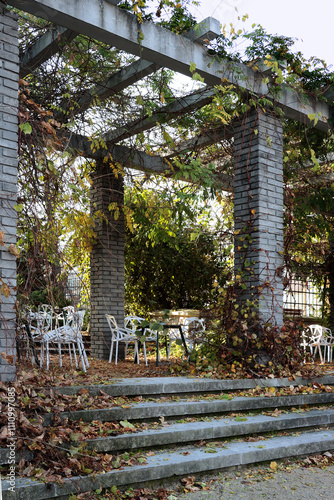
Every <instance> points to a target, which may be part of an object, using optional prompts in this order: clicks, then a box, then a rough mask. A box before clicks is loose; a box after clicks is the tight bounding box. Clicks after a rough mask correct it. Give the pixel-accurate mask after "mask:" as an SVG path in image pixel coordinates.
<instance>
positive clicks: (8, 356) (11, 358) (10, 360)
mask: <svg viewBox="0 0 334 500" xmlns="http://www.w3.org/2000/svg"><path fill="white" fill-rule="evenodd" d="M2 286H3V285H2ZM1 288H2V287H1ZM1 356H2V357H3V358H4V359H5V360H6V361H7V363H9V364H10V365H13V364H14V356H13V355H12V354H7V353H6V352H5V351H2V352H1Z"/></svg>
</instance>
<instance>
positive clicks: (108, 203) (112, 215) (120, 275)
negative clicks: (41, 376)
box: [90, 160, 124, 359]
mask: <svg viewBox="0 0 334 500" xmlns="http://www.w3.org/2000/svg"><path fill="white" fill-rule="evenodd" d="M92 181H93V184H92V188H91V213H92V214H96V213H97V212H100V215H99V216H98V217H96V226H95V228H94V231H95V232H96V235H97V239H96V243H95V244H94V246H93V250H92V253H91V277H90V281H91V352H92V356H95V357H96V358H99V359H108V357H109V352H110V337H111V335H110V329H109V327H108V324H107V321H106V318H105V314H106V313H108V314H112V315H113V316H115V318H116V321H117V322H118V324H119V325H120V326H124V212H123V204H124V183H123V177H122V175H121V174H118V175H117V174H115V172H113V170H112V168H111V167H110V166H109V165H108V164H106V163H104V162H103V160H101V161H97V162H96V170H95V172H94V173H93V175H92Z"/></svg>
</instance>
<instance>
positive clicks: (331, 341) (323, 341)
mask: <svg viewBox="0 0 334 500" xmlns="http://www.w3.org/2000/svg"><path fill="white" fill-rule="evenodd" d="M321 348H323V350H324V351H323V362H326V358H327V362H328V363H332V361H333V348H334V336H333V334H332V331H331V330H330V329H329V328H325V327H322V336H321V337H320V341H319V350H321Z"/></svg>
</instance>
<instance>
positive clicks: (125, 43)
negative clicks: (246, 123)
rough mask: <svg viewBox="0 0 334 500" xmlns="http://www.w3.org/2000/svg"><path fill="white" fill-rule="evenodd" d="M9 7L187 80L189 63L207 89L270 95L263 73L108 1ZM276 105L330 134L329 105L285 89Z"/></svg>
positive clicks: (46, 1) (40, 1)
mask: <svg viewBox="0 0 334 500" xmlns="http://www.w3.org/2000/svg"><path fill="white" fill-rule="evenodd" d="M10 3H11V4H12V5H13V6H15V7H17V8H19V9H21V10H23V11H27V12H30V13H32V14H34V15H38V16H39V17H43V18H44V19H48V20H50V21H52V22H54V23H56V24H59V25H62V26H66V27H68V28H71V29H73V30H75V31H77V32H80V33H83V34H85V35H87V36H90V37H92V38H96V39H97V40H100V41H102V42H105V43H108V44H110V45H113V46H115V47H118V48H119V49H121V50H124V51H126V52H129V53H131V54H134V55H137V56H139V57H141V58H144V59H146V60H149V61H152V62H154V63H156V64H159V65H160V66H166V67H168V68H170V69H172V70H174V71H177V72H179V73H183V74H185V75H187V76H191V72H190V63H193V65H195V66H196V71H198V72H199V73H200V74H201V75H202V77H203V78H204V81H205V83H206V84H207V85H217V84H220V83H223V84H224V85H229V84H234V85H236V86H237V87H239V88H242V89H245V90H247V91H251V92H255V93H256V94H257V95H259V96H267V97H268V96H270V95H271V93H270V87H269V86H268V84H267V83H265V81H264V80H263V78H262V75H261V74H260V73H259V72H257V71H254V70H253V69H252V68H249V67H248V66H246V65H244V64H241V63H237V62H234V61H227V60H224V61H218V60H216V59H215V58H213V57H210V56H209V55H208V54H207V53H206V51H205V50H204V48H203V47H202V45H200V44H199V43H193V42H192V41H190V40H188V39H187V38H185V37H182V36H180V35H176V34H175V33H172V32H171V31H168V30H166V29H163V28H162V27H160V26H158V25H156V24H154V23H152V22H146V21H144V22H143V23H142V24H139V23H138V21H137V19H136V17H135V16H134V15H132V14H130V13H129V12H126V11H124V10H123V9H120V8H119V7H115V6H114V5H110V4H109V3H107V2H106V1H105V0H80V2H79V1H71V2H69V1H68V0H10ZM139 33H140V35H141V36H140V41H139V37H138V35H139ZM273 99H274V98H273ZM275 101H276V102H277V104H279V106H280V107H281V108H282V109H283V111H284V113H285V116H286V117H288V118H292V119H294V120H299V121H300V122H302V123H310V120H309V118H308V115H313V116H316V117H317V118H318V120H317V122H316V123H314V125H313V126H315V127H316V128H319V129H321V130H324V131H327V130H328V129H329V125H328V119H329V118H330V111H329V106H328V105H327V103H325V102H322V101H315V100H313V99H310V98H308V97H306V96H304V95H301V94H300V93H297V92H296V91H294V90H292V89H291V88H290V87H288V86H286V85H285V86H283V87H282V91H281V92H280V95H279V98H277V99H276V98H275Z"/></svg>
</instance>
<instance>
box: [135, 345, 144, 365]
mask: <svg viewBox="0 0 334 500" xmlns="http://www.w3.org/2000/svg"><path fill="white" fill-rule="evenodd" d="M144 345H145V342H144ZM145 353H146V350H145ZM136 354H137V365H139V349H138V342H137V341H135V352H134V356H135V359H136Z"/></svg>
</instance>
